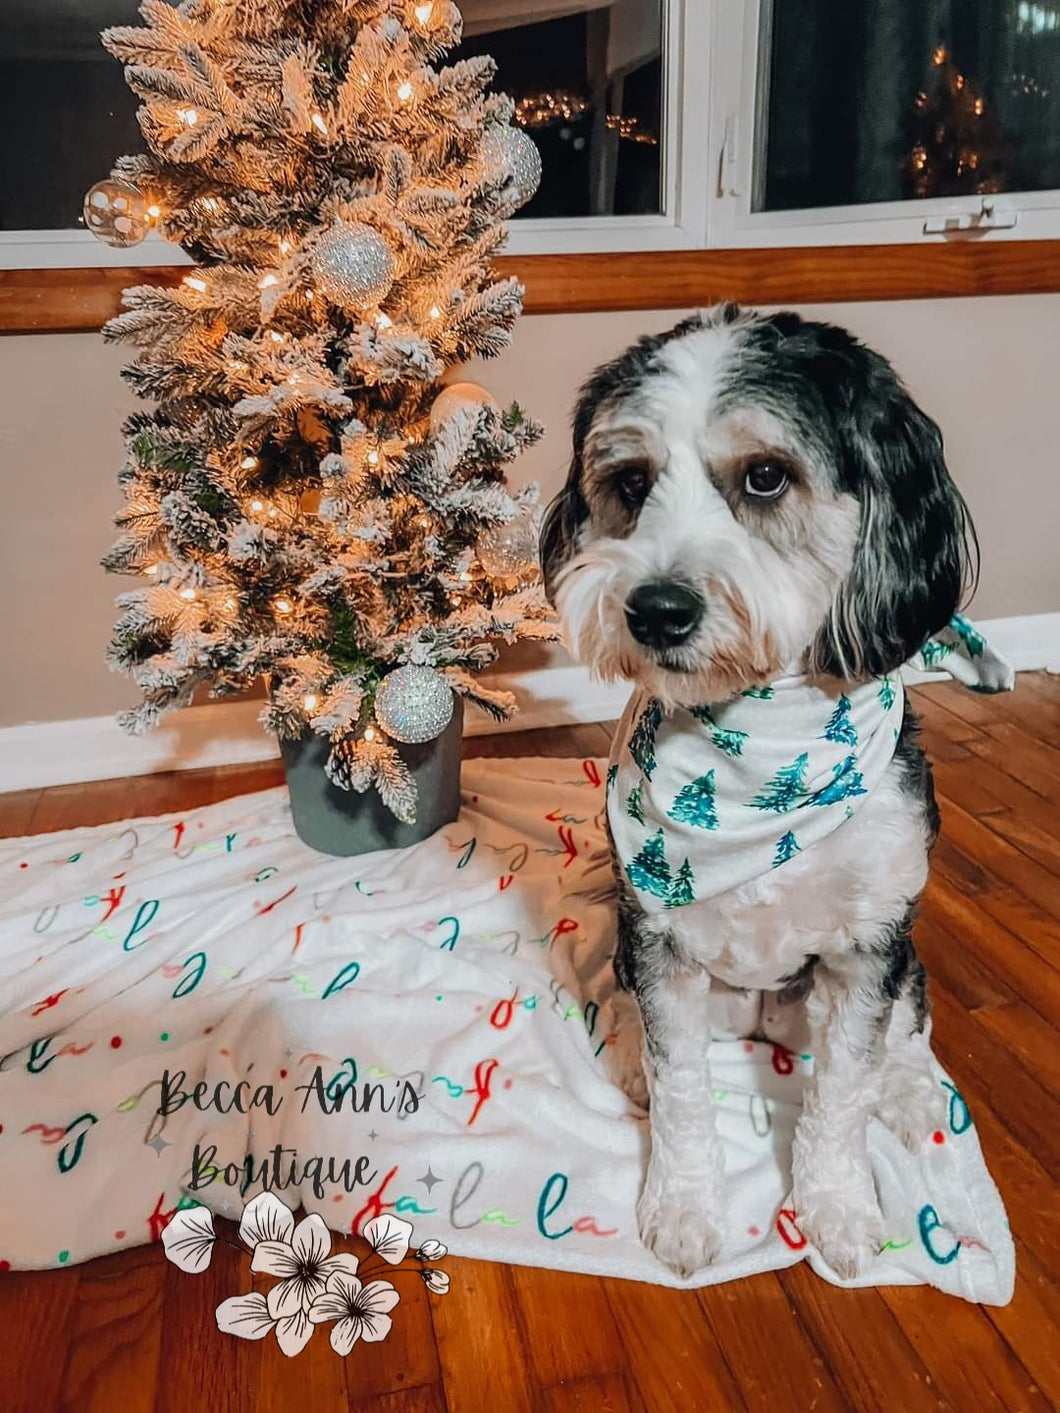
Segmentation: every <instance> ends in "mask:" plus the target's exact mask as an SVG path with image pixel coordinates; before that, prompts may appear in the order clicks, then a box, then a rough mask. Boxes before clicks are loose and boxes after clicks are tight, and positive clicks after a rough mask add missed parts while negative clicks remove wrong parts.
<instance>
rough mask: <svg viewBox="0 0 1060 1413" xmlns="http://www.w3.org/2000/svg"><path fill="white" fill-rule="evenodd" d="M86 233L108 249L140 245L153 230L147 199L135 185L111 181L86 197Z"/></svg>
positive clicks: (116, 178) (108, 178)
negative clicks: (112, 246)
mask: <svg viewBox="0 0 1060 1413" xmlns="http://www.w3.org/2000/svg"><path fill="white" fill-rule="evenodd" d="M81 209H82V211H83V212H84V217H85V229H86V230H89V231H91V232H92V234H93V235H94V236H95V237H96V239H97V240H101V241H103V243H104V244H105V245H117V246H126V245H139V244H140V242H141V241H142V240H143V239H144V237H145V236H146V235H147V233H148V231H149V230H150V229H151V218H150V216H149V215H148V214H147V197H146V196H144V194H143V192H142V191H140V190H139V188H138V187H135V186H133V184H132V182H125V181H122V180H121V179H120V178H118V177H107V178H106V180H105V181H101V182H96V184H95V186H93V187H89V189H88V191H87V192H86V193H85V200H84V205H83V206H82V208H81Z"/></svg>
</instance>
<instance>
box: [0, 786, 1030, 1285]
mask: <svg viewBox="0 0 1060 1413" xmlns="http://www.w3.org/2000/svg"><path fill="white" fill-rule="evenodd" d="M605 771H606V766H605V764H604V763H603V762H601V761H597V760H585V761H579V760H570V761H551V760H521V761H512V760H505V761H500V762H474V763H470V764H468V765H467V766H465V770H464V812H463V814H462V816H461V818H460V820H459V822H458V823H456V824H453V825H450V826H448V827H447V828H445V829H444V830H442V831H441V832H440V833H439V834H437V835H436V836H435V837H434V838H433V839H431V840H429V841H427V842H426V843H424V844H421V845H418V846H417V847H415V848H413V849H409V850H405V851H401V852H394V853H383V854H374V855H369V856H366V857H363V858H360V859H350V860H342V859H331V858H326V857H323V856H321V855H318V854H315V853H313V852H312V851H311V850H309V849H308V848H307V847H306V846H305V845H303V844H302V843H300V841H299V840H298V839H297V838H296V836H295V834H294V832H293V829H292V826H291V820H290V814H289V811H288V807H287V803H286V795H285V792H284V791H283V790H280V789H278V790H271V791H268V792H266V793H264V794H258V795H251V796H246V797H244V798H241V799H236V800H228V801H225V802H224V803H222V804H217V805H212V806H210V807H208V808H205V809H202V810H198V811H195V812H192V813H189V814H186V815H172V816H167V817H165V818H162V819H153V820H140V821H136V822H134V823H129V824H119V825H108V826H104V827H102V828H94V829H81V830H74V831H71V832H68V833H63V834H53V835H49V836H42V837H39V838H32V839H21V840H10V841H7V842H5V843H3V844H0V888H2V894H0V897H2V902H0V1056H2V1057H4V1058H3V1060H2V1063H0V1124H2V1130H0V1191H2V1193H3V1202H2V1204H0V1205H2V1215H0V1269H3V1268H9V1269H18V1268H27V1267H49V1266H61V1265H65V1264H73V1263H75V1262H78V1261H85V1260H88V1259H89V1258H91V1257H93V1256H98V1255H100V1254H101V1253H103V1252H109V1251H113V1250H116V1249H122V1248H124V1247H129V1246H135V1245H137V1244H138V1243H141V1242H146V1241H149V1240H152V1239H153V1240H157V1239H158V1238H159V1236H160V1233H161V1230H162V1228H163V1226H164V1224H165V1222H166V1220H167V1219H168V1217H169V1215H170V1214H171V1213H172V1212H174V1211H175V1210H176V1209H177V1208H178V1207H179V1206H187V1205H191V1203H192V1200H193V1198H192V1196H190V1195H189V1193H188V1186H189V1183H190V1182H191V1180H192V1176H193V1168H195V1170H196V1172H197V1175H198V1179H199V1181H200V1183H203V1184H206V1183H208V1181H209V1178H210V1177H211V1175H214V1181H213V1182H212V1183H209V1185H201V1186H199V1187H198V1189H197V1190H196V1193H195V1196H196V1197H197V1198H198V1199H199V1200H201V1201H203V1202H205V1203H206V1204H207V1205H208V1206H210V1207H212V1208H213V1209H214V1210H215V1211H217V1212H218V1213H220V1214H221V1215H222V1216H231V1217H235V1216H238V1214H239V1212H240V1211H241V1209H242V1205H243V1195H242V1194H241V1191H240V1185H235V1186H227V1185H226V1183H225V1180H224V1175H223V1174H220V1175H217V1174H218V1169H220V1168H221V1167H223V1166H224V1165H228V1164H231V1165H233V1166H232V1168H231V1169H230V1171H229V1176H230V1177H231V1178H233V1179H237V1178H238V1177H239V1173H238V1172H237V1166H236V1165H243V1169H242V1171H243V1172H245V1171H246V1158H247V1155H248V1154H249V1155H251V1158H250V1167H251V1170H252V1171H253V1172H254V1173H255V1174H257V1173H259V1172H260V1165H261V1164H262V1163H266V1162H267V1164H268V1168H269V1174H268V1175H269V1178H270V1180H272V1181H273V1182H275V1179H276V1176H277V1169H278V1177H279V1179H280V1180H281V1181H282V1182H286V1181H287V1179H288V1178H289V1177H290V1175H291V1173H290V1169H291V1165H292V1163H293V1164H294V1166H295V1177H296V1179H300V1181H298V1182H296V1183H295V1185H287V1186H277V1187H276V1190H277V1191H278V1192H279V1195H280V1196H282V1197H283V1198H284V1200H285V1201H287V1203H288V1204H289V1205H290V1206H292V1207H293V1206H295V1205H296V1203H297V1200H298V1198H300V1199H301V1201H302V1202H303V1203H304V1205H305V1207H306V1209H307V1210H308V1211H310V1212H319V1213H320V1214H321V1216H322V1217H324V1219H325V1220H326V1221H327V1223H328V1225H329V1226H330V1227H332V1228H333V1229H335V1230H336V1231H342V1232H349V1231H351V1230H354V1231H357V1230H359V1229H360V1227H361V1226H362V1225H363V1224H364V1222H365V1221H367V1220H368V1219H369V1218H370V1217H371V1216H373V1215H376V1214H378V1213H380V1212H385V1211H392V1212H398V1213H400V1214H401V1215H403V1216H406V1217H408V1218H410V1219H411V1220H412V1221H413V1222H414V1224H415V1227H416V1233H417V1239H423V1238H427V1237H437V1238H439V1239H440V1240H442V1241H444V1242H445V1243H446V1245H448V1246H449V1247H450V1248H451V1249H452V1250H453V1251H454V1252H455V1253H456V1254H458V1255H467V1256H475V1257H482V1258H487V1259H493V1260H500V1261H510V1262H516V1263H523V1264H527V1265H541V1266H552V1267H557V1268H559V1269H562V1270H572V1271H588V1272H595V1273H597V1274H600V1275H608V1276H624V1277H628V1278H631V1279H637V1280H646V1281H655V1282H658V1283H660V1284H665V1285H672V1284H677V1282H676V1281H675V1280H674V1278H673V1277H672V1276H671V1275H670V1274H669V1272H668V1271H667V1270H665V1269H664V1268H663V1267H662V1266H661V1265H660V1264H659V1263H658V1262H657V1261H656V1260H655V1259H654V1258H653V1257H652V1256H651V1255H650V1254H649V1253H648V1252H647V1251H645V1250H644V1249H643V1248H642V1247H641V1245H640V1243H639V1241H638V1239H637V1230H636V1220H635V1213H634V1209H635V1202H636V1196H637V1191H638V1187H639V1184H640V1180H641V1175H642V1173H643V1171H644V1166H645V1161H646V1151H647V1141H648V1133H647V1121H646V1119H645V1117H644V1116H643V1115H642V1114H639V1113H637V1112H634V1111H633V1110H632V1109H631V1107H630V1105H629V1103H628V1101H627V1100H626V1099H625V1097H624V1096H623V1095H622V1093H621V1092H620V1091H619V1090H618V1089H617V1088H616V1087H615V1086H614V1085H613V1084H612V1083H611V1082H610V1081H609V1079H608V1075H607V1068H606V1062H607V1061H608V1059H609V1058H610V1056H609V1054H608V1044H609V1040H612V1038H613V1037H612V1025H611V1006H610V1000H609V998H610V995H611V990H612V985H613V983H612V977H611V969H610V961H609V959H610V953H611V951H612V948H613V937H614V930H613V916H612V911H611V905H610V904H609V903H608V902H606V901H601V900H600V898H599V890H600V888H601V886H606V884H607V882H608V874H607V870H606V864H605V863H604V862H603V861H602V858H601V851H602V849H603V833H602V811H603V809H604V776H605ZM594 856H595V858H594ZM711 1059H712V1066H713V1079H714V1085H715V1098H716V1100H717V1103H718V1106H719V1110H720V1125H719V1126H720V1131H721V1134H722V1137H723V1139H724V1143H725V1149H726V1168H727V1173H728V1177H729V1213H730V1228H729V1232H728V1239H727V1242H726V1248H725V1251H724V1254H723V1259H722V1260H721V1261H720V1262H719V1264H718V1265H716V1266H715V1267H713V1268H712V1269H711V1270H709V1271H706V1272H703V1273H702V1274H701V1275H700V1276H699V1277H697V1278H696V1279H694V1280H693V1281H691V1282H689V1284H693V1285H695V1284H709V1283H711V1282H715V1281H723V1280H732V1279H734V1278H735V1277H738V1276H742V1275H748V1274H750V1273H752V1272H756V1271H760V1270H767V1269H772V1268H779V1267H783V1266H787V1265H790V1264H792V1263H793V1262H795V1261H799V1260H801V1259H803V1258H806V1259H808V1260H809V1261H810V1262H811V1263H812V1265H813V1266H814V1269H815V1270H816V1271H817V1272H818V1273H819V1274H820V1275H821V1276H823V1277H825V1278H826V1279H828V1280H833V1279H834V1278H833V1277H832V1275H831V1273H830V1272H829V1270H828V1268H827V1266H825V1265H824V1263H823V1262H822V1261H821V1260H820V1259H819V1258H818V1256H817V1255H816V1253H815V1252H814V1251H813V1250H812V1249H810V1248H809V1247H808V1246H807V1244H806V1242H805V1240H804V1238H803V1237H802V1235H801V1233H800V1231H799V1226H798V1215H797V1213H795V1212H793V1211H792V1210H791V1203H790V1182H789V1169H790V1148H791V1139H792V1133H793V1130H794V1126H795V1121H796V1118H797V1116H798V1112H799V1103H800V1095H801V1091H802V1085H803V1081H804V1077H805V1075H806V1074H807V1073H808V1072H809V1070H810V1066H811V1065H812V1063H813V1061H812V1058H811V1057H810V1056H809V1055H791V1054H789V1053H788V1052H787V1051H784V1050H782V1049H779V1048H774V1047H772V1046H770V1045H763V1044H752V1043H750V1042H746V1043H745V1042H739V1041H737V1042H732V1043H725V1044H717V1045H715V1046H714V1049H713V1052H712V1057H711ZM167 1070H168V1072H169V1074H170V1078H171V1080H173V1079H174V1078H175V1076H176V1074H177V1072H178V1071H182V1072H183V1073H184V1076H185V1077H184V1080H183V1082H182V1083H180V1084H174V1085H171V1090H170V1097H171V1099H176V1098H178V1097H179V1093H178V1091H183V1092H190V1091H191V1090H192V1089H193V1088H194V1086H195V1085H196V1084H197V1083H199V1082H201V1081H205V1082H206V1085H207V1086H208V1088H207V1089H206V1090H204V1091H203V1092H202V1093H201V1094H200V1099H201V1102H202V1104H203V1105H204V1106H205V1107H204V1109H203V1110H202V1111H201V1110H200V1109H199V1108H197V1107H195V1105H194V1104H193V1102H192V1101H190V1100H189V1101H188V1102H185V1103H184V1105H183V1106H182V1107H181V1108H179V1109H177V1110H175V1111H173V1112H170V1113H169V1114H168V1115H160V1114H159V1113H158V1112H157V1110H158V1109H159V1107H160V1104H161V1095H162V1079H163V1075H164V1073H165V1072H166V1071H167ZM314 1077H316V1082H314ZM244 1078H249V1081H250V1085H249V1087H248V1088H247V1089H246V1090H245V1091H241V1093H242V1094H243V1095H244V1097H245V1098H246V1099H247V1100H249V1099H251V1098H252V1097H254V1095H253V1092H252V1091H253V1089H254V1088H255V1087H259V1088H258V1090H257V1097H258V1098H259V1100H261V1101H263V1102H264V1101H265V1100H271V1107H272V1109H273V1110H274V1112H273V1113H271V1114H270V1113H269V1112H268V1111H267V1109H266V1108H265V1107H260V1106H259V1107H255V1108H252V1109H251V1110H250V1111H249V1112H248V1113H241V1112H240V1111H239V1110H238V1109H237V1108H234V1107H233V1108H231V1109H230V1111H229V1112H228V1113H226V1114H223V1113H220V1112H218V1107H217V1102H218V1101H220V1104H222V1105H223V1106H224V1107H226V1108H227V1107H228V1106H229V1105H230V1104H231V1101H232V1096H233V1087H234V1085H235V1084H237V1083H238V1082H239V1081H240V1080H242V1079H244ZM406 1081H407V1083H406ZM222 1082H223V1083H224V1084H225V1085H227V1086H228V1087H227V1088H225V1089H222V1090H221V1091H220V1094H217V1093H216V1091H215V1086H217V1085H218V1084H219V1083H222ZM939 1083H940V1084H943V1085H945V1086H946V1089H947V1091H948V1093H949V1096H950V1102H949V1122H948V1124H947V1127H946V1130H945V1131H944V1132H941V1131H940V1132H939V1133H937V1134H936V1135H934V1141H932V1142H929V1143H928V1144H927V1145H926V1146H925V1150H924V1152H923V1153H921V1154H920V1155H919V1156H916V1157H913V1156H910V1155H909V1154H907V1153H906V1152H905V1151H904V1150H903V1149H902V1148H901V1146H900V1145H899V1144H898V1142H897V1141H896V1140H895V1139H894V1138H893V1137H892V1136H891V1135H890V1134H889V1133H888V1132H886V1131H885V1130H883V1128H882V1127H881V1126H880V1125H879V1124H878V1123H876V1122H875V1121H873V1128H872V1134H871V1144H870V1146H871V1152H872V1159H873V1163H874V1166H875V1173H876V1179H877V1184H878V1188H879V1194H880V1200H881V1203H882V1207H883V1211H884V1213H885V1215H886V1218H887V1224H888V1225H887V1229H888V1237H889V1239H888V1241H887V1243H886V1245H885V1248H884V1250H883V1251H881V1253H880V1255H879V1257H878V1258H877V1260H876V1262H875V1263H874V1265H873V1267H872V1269H871V1270H870V1271H869V1272H868V1273H867V1275H866V1277H865V1278H864V1282H863V1283H866V1284H873V1283H875V1284H885V1283H902V1284H910V1283H917V1282H928V1283H930V1284H933V1285H936V1286H939V1287H940V1288H941V1289H943V1290H946V1291H950V1292H952V1293H953V1294H955V1295H960V1296H963V1297H964V1298H965V1299H968V1300H977V1301H983V1302H987V1303H992V1304H1004V1303H1005V1302H1007V1301H1008V1300H1009V1299H1010V1297H1011V1293H1012V1285H1013V1264H1014V1261H1013V1248H1012V1241H1011V1238H1010V1236H1009V1232H1008V1224H1007V1222H1006V1219H1005V1212H1004V1208H1003V1206H1002V1203H1001V1200H1000V1198H999V1196H998V1193H997V1191H996V1189H995V1187H994V1185H993V1183H992V1181H991V1179H990V1176H989V1174H988V1172H987V1170H986V1168H985V1166H984V1164H983V1159H982V1155H981V1153H980V1149H979V1144H978V1141H977V1138H976V1133H975V1128H974V1125H973V1124H972V1120H971V1116H970V1115H969V1113H968V1110H967V1108H966V1106H965V1104H964V1102H963V1100H962V1099H961V1097H960V1094H959V1092H958V1090H957V1089H956V1087H955V1086H954V1085H953V1084H952V1082H951V1081H950V1080H949V1079H947V1077H946V1076H945V1075H944V1074H942V1073H941V1071H940V1073H939ZM365 1084H368V1085H374V1086H376V1088H375V1089H374V1090H370V1091H368V1097H369V1100H370V1105H369V1107H368V1109H367V1111H365V1110H364V1102H365V1090H364V1085H365ZM298 1086H303V1088H301V1089H299V1088H298ZM413 1094H414V1095H416V1096H418V1105H417V1104H416V1101H415V1100H413V1099H412V1098H411V1096H412V1095H413ZM336 1099H341V1100H342V1103H341V1106H340V1107H339V1108H338V1110H337V1111H336V1112H330V1113H329V1112H325V1109H326V1108H330V1107H332V1104H333V1101H335V1100H336ZM354 1099H355V1100H356V1102H357V1104H358V1105H359V1106H360V1111H356V1110H354V1109H353V1108H352V1107H351V1101H352V1100H354ZM277 1145H279V1146H280V1147H281V1148H282V1149H284V1150H288V1151H286V1152H283V1153H281V1154H280V1155H279V1159H278V1161H276V1154H275V1151H274V1150H275V1149H276V1147H277ZM196 1147H198V1149H199V1162H198V1165H197V1168H196V1164H195V1151H196ZM289 1150H296V1154H297V1156H296V1157H295V1156H294V1155H293V1154H292V1153H291V1152H290V1151H289ZM211 1157H212V1159H213V1161H212V1163H211ZM347 1159H348V1160H350V1163H349V1168H348V1169H347V1170H346V1179H347V1180H346V1181H345V1182H344V1180H343V1169H342V1164H343V1162H344V1161H345V1160H347ZM358 1160H363V1161H361V1162H360V1164H359V1166H358ZM329 1167H330V1171H329ZM358 1176H360V1178H362V1179H363V1181H362V1182H361V1183H360V1184H358V1183H356V1181H355V1179H356V1178H357V1177H358ZM347 1186H351V1187H352V1190H351V1191H347V1190H346V1189H347ZM314 1187H316V1189H317V1190H316V1191H315V1190H314ZM260 1188H261V1184H260V1182H259V1181H257V1180H255V1181H254V1182H253V1184H252V1185H251V1186H249V1187H247V1188H246V1194H245V1195H246V1196H248V1197H249V1196H250V1195H253V1193H255V1192H257V1191H260Z"/></svg>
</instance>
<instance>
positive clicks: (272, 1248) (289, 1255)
mask: <svg viewBox="0 0 1060 1413" xmlns="http://www.w3.org/2000/svg"><path fill="white" fill-rule="evenodd" d="M288 1215H289V1214H288ZM292 1227H293V1230H292V1232H291V1238H290V1241H286V1240H279V1241H259V1242H258V1244H257V1246H255V1248H254V1258H253V1260H252V1261H251V1263H250V1269H251V1270H252V1271H259V1272H263V1273H264V1274H265V1275H267V1276H279V1277H280V1278H281V1279H280V1284H279V1285H274V1286H273V1288H272V1289H271V1290H270V1291H269V1313H270V1314H271V1315H272V1317H273V1319H275V1320H282V1319H286V1318H288V1317H289V1316H291V1315H294V1314H295V1313H296V1312H297V1311H299V1310H308V1309H309V1307H310V1305H312V1303H313V1301H314V1299H315V1298H316V1296H318V1295H321V1294H322V1293H323V1291H324V1287H325V1285H326V1284H327V1280H328V1276H329V1275H331V1274H332V1273H333V1272H335V1271H343V1270H345V1271H348V1272H349V1274H350V1275H354V1276H355V1275H356V1274H357V1258H356V1256H351V1255H350V1254H349V1252H345V1251H340V1252H339V1254H338V1255H337V1256H331V1255H330V1254H329V1253H330V1251H331V1233H330V1232H329V1231H328V1229H327V1227H326V1225H325V1224H324V1219H323V1217H318V1216H317V1215H316V1213H315V1212H314V1213H313V1215H312V1216H311V1217H306V1218H304V1219H303V1220H302V1221H300V1222H299V1223H298V1225H297V1226H294V1223H293V1219H292ZM307 1337H308V1336H307Z"/></svg>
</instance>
